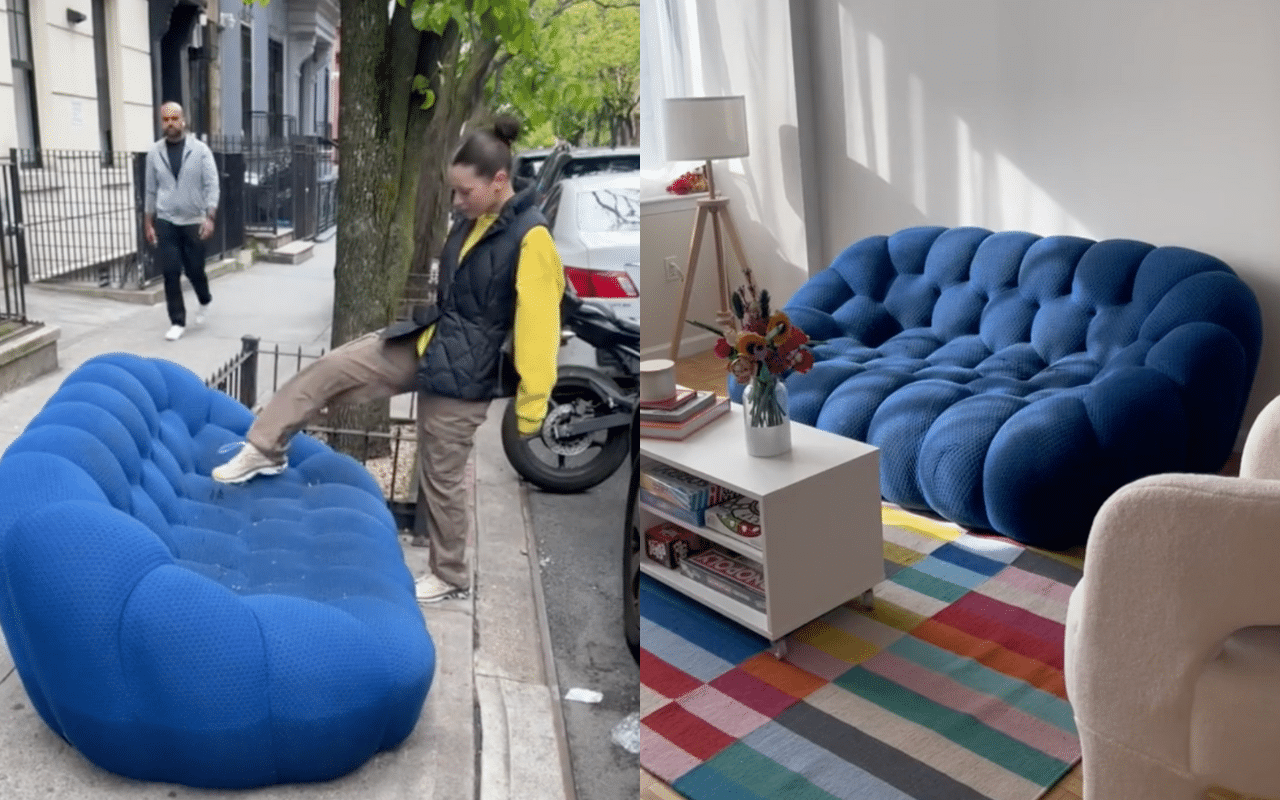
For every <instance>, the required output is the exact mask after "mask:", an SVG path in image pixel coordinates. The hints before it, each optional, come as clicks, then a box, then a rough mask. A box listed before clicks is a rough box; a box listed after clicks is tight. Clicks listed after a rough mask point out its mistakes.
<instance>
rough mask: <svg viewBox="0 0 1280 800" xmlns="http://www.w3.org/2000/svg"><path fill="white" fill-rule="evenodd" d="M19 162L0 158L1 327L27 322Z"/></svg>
mask: <svg viewBox="0 0 1280 800" xmlns="http://www.w3.org/2000/svg"><path fill="white" fill-rule="evenodd" d="M17 172H18V165H17V164H15V163H13V162H11V161H6V160H5V159H3V158H0V282H3V285H4V305H3V306H0V329H2V328H4V327H6V323H14V322H17V323H23V324H25V323H26V322H27V295H26V287H25V286H24V284H25V282H26V280H25V279H26V238H25V236H24V235H23V225H22V209H21V207H20V206H19V205H18V202H17V201H18V193H17V192H16V191H15V189H14V187H15V186H16V185H17V180H18V177H17Z"/></svg>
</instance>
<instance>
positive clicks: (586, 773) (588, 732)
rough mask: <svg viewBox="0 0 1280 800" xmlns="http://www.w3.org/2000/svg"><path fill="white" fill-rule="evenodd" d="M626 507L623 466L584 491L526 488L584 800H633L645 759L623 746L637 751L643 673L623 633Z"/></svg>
mask: <svg viewBox="0 0 1280 800" xmlns="http://www.w3.org/2000/svg"><path fill="white" fill-rule="evenodd" d="M626 503H627V472H626V469H625V464H624V468H623V469H620V470H618V471H617V472H615V473H614V474H613V476H612V477H610V478H609V479H608V480H606V481H605V482H604V483H602V484H600V485H599V486H596V487H594V488H593V489H589V490H588V491H586V492H583V493H581V494H570V495H557V494H548V493H545V492H542V491H541V490H539V489H537V488H535V487H532V486H530V487H529V506H530V511H531V514H532V517H533V524H532V527H533V531H534V536H535V538H536V540H537V547H538V556H539V561H540V562H541V567H542V570H541V571H542V586H543V594H544V597H545V602H546V609H547V618H548V622H549V625H550V630H551V646H552V651H553V654H554V659H555V668H556V673H557V681H556V682H557V683H558V684H559V689H560V695H561V698H562V699H561V705H562V707H563V713H564V720H565V728H566V731H567V735H568V743H569V753H570V760H571V762H572V768H573V780H574V786H575V788H576V793H577V797H578V800H635V797H636V792H637V791H638V789H637V781H638V775H639V766H640V762H639V756H638V755H636V754H635V753H634V752H631V751H629V750H628V749H627V745H628V744H630V746H631V747H633V748H634V747H638V744H639V741H638V735H639V734H638V721H637V720H638V718H637V715H638V713H639V708H640V697H639V686H640V670H639V668H638V667H637V665H636V662H635V660H634V659H633V658H632V657H631V651H630V650H628V649H627V644H626V640H625V639H624V638H623V631H622V545H623V516H624V514H625V511H626ZM574 690H579V691H576V692H575V691H574ZM592 693H599V694H600V695H601V697H600V700H599V702H592V700H594V695H593V694H592ZM566 696H569V697H571V698H578V697H581V698H584V699H565V697H566Z"/></svg>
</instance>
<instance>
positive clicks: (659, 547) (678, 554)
mask: <svg viewBox="0 0 1280 800" xmlns="http://www.w3.org/2000/svg"><path fill="white" fill-rule="evenodd" d="M706 548H707V544H706V541H705V540H704V539H703V538H702V537H701V536H699V535H698V534H696V533H694V532H693V531H690V530H685V529H684V528H681V527H680V526H679V525H676V524H673V523H670V522H661V523H659V524H657V525H654V526H653V527H652V528H649V529H648V530H646V531H645V532H644V549H645V553H647V554H648V556H649V558H650V559H652V560H653V561H656V562H657V563H659V564H661V565H662V566H664V567H666V568H667V569H676V568H677V567H679V566H680V562H681V561H683V560H684V559H686V558H688V557H689V556H690V555H691V554H696V553H700V552H702V551H703V550H705V549H706Z"/></svg>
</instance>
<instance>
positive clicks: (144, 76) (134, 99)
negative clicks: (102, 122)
mask: <svg viewBox="0 0 1280 800" xmlns="http://www.w3.org/2000/svg"><path fill="white" fill-rule="evenodd" d="M148 13H149V9H148V3H147V0H116V1H115V2H114V3H112V2H110V0H108V3H107V17H108V19H109V20H110V21H109V22H108V28H109V29H110V30H109V31H108V38H107V65H108V69H109V70H110V72H111V106H112V113H113V114H114V115H115V119H114V125H113V128H114V134H115V149H116V150H134V151H137V150H145V149H146V148H147V147H148V146H149V145H150V144H151V142H152V141H153V140H154V132H155V128H154V124H155V118H156V115H157V114H159V113H160V110H159V109H157V108H155V107H154V105H153V102H154V101H153V99H152V97H151V39H150V36H151V34H150V27H149V26H150V22H149V21H148V20H149V18H148Z"/></svg>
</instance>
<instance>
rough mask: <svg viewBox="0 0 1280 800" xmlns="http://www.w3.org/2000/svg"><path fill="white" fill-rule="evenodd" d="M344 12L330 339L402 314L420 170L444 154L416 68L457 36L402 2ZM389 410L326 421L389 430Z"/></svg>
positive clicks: (361, 2)
mask: <svg viewBox="0 0 1280 800" xmlns="http://www.w3.org/2000/svg"><path fill="white" fill-rule="evenodd" d="M341 13H342V70H341V73H340V78H339V81H340V88H341V98H340V107H339V108H340V115H341V137H340V145H341V151H340V154H341V178H340V180H339V182H338V242H337V264H336V267H335V270H334V300H333V332H332V337H331V342H332V345H333V346H334V347H338V346H340V345H342V344H344V343H346V342H348V341H350V340H352V339H354V338H356V337H358V336H360V335H362V334H364V333H367V332H369V331H373V330H377V329H379V328H382V327H385V326H386V325H387V324H388V323H390V322H391V321H392V320H393V319H394V317H395V315H396V312H397V309H398V305H399V298H400V293H401V290H402V288H403V286H404V283H405V277H406V275H407V274H408V271H409V266H410V260H411V258H412V256H413V252H414V236H413V232H414V229H413V222H414V219H415V212H416V207H417V198H418V179H419V175H420V173H421V172H422V169H423V161H424V157H427V156H429V157H431V158H437V157H438V156H436V155H435V154H434V153H430V151H428V150H426V148H424V146H423V145H424V135H425V132H426V130H427V127H428V124H429V122H430V119H431V117H432V116H433V111H434V110H428V111H423V110H422V109H421V108H420V106H421V97H420V96H418V95H416V94H415V93H414V92H413V90H412V84H413V76H414V75H415V74H422V75H425V76H427V78H428V80H429V81H434V80H435V73H436V70H435V68H434V67H435V64H436V63H437V61H438V58H439V56H440V54H441V52H442V51H443V50H445V49H447V48H448V47H449V46H450V41H452V40H456V31H453V32H450V31H446V33H445V35H444V36H443V37H442V36H437V35H435V34H431V33H424V32H421V31H418V30H416V29H415V28H414V27H413V25H412V24H411V22H410V18H409V11H408V9H406V8H405V7H404V6H401V5H398V4H397V5H396V6H395V11H394V13H393V15H392V17H391V19H390V22H389V23H388V19H387V7H386V5H385V4H381V3H371V2H368V0H342V2H341ZM451 27H452V26H451ZM437 91H438V89H437ZM388 409H389V404H388V402H386V401H382V402H378V403H369V404H365V405H362V406H344V405H335V406H334V407H333V408H331V409H330V415H329V420H328V424H329V426H331V427H335V428H346V429H353V430H359V431H386V430H388V429H389V419H388V417H389V412H388ZM334 444H335V446H337V447H338V448H339V449H342V450H344V451H346V452H349V453H351V454H352V455H354V456H356V457H358V458H364V457H367V454H366V453H365V452H364V448H365V446H366V442H365V440H364V437H339V438H338V440H337V441H336V442H334ZM384 444H385V442H384ZM378 450H379V448H372V449H371V451H370V453H369V454H374V455H376V454H377V452H378Z"/></svg>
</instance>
